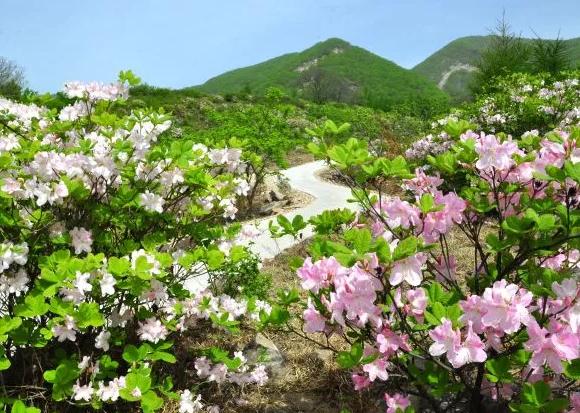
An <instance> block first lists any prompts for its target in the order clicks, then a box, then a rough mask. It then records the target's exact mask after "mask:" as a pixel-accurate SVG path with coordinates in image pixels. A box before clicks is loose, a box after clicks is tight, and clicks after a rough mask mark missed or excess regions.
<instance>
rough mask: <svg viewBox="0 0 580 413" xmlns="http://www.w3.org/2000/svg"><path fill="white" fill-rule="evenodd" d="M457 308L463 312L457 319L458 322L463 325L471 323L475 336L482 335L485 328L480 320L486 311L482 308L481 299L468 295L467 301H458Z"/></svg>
mask: <svg viewBox="0 0 580 413" xmlns="http://www.w3.org/2000/svg"><path fill="white" fill-rule="evenodd" d="M459 306H460V307H461V309H462V310H463V314H462V315H461V317H459V321H461V322H462V323H463V324H468V323H471V324H472V325H473V330H474V331H475V332H476V333H477V334H481V333H483V330H484V329H485V326H484V325H483V323H482V321H481V320H482V318H483V314H485V313H486V310H485V308H484V307H483V306H482V300H481V297H480V296H478V295H470V296H469V297H467V300H465V301H460V302H459Z"/></svg>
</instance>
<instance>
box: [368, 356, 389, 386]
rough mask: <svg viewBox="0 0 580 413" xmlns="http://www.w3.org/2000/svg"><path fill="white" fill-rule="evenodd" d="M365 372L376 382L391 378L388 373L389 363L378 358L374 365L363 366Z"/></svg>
mask: <svg viewBox="0 0 580 413" xmlns="http://www.w3.org/2000/svg"><path fill="white" fill-rule="evenodd" d="M363 371H364V372H365V373H367V374H368V375H369V380H370V381H375V380H376V379H379V380H382V381H385V380H387V379H388V378H389V373H388V372H387V361H386V360H385V359H382V358H378V359H376V360H375V361H373V362H372V363H368V364H365V365H364V366H363Z"/></svg>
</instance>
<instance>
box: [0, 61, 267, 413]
mask: <svg viewBox="0 0 580 413" xmlns="http://www.w3.org/2000/svg"><path fill="white" fill-rule="evenodd" d="M135 82H136V79H135V77H134V76H133V75H132V74H131V73H130V72H125V73H123V72H122V73H121V76H120V80H119V82H118V83H114V84H100V83H89V84H82V83H79V82H72V83H68V84H67V85H66V86H65V91H64V92H65V94H66V95H67V96H68V98H69V99H70V102H69V103H70V104H69V105H67V106H66V107H64V108H62V110H56V109H52V110H49V109H47V108H43V107H40V106H36V105H33V104H29V105H27V104H20V103H14V102H11V101H8V100H4V99H1V100H0V237H1V242H0V313H1V314H0V316H1V318H0V343H1V344H2V345H1V347H0V370H1V372H0V375H1V379H2V380H1V388H0V391H1V394H0V403H2V404H3V405H4V406H7V407H6V409H11V411H12V412H16V411H18V412H21V411H26V412H36V411H40V409H42V410H43V411H49V410H50V411H68V410H71V409H75V407H74V406H80V407H79V409H80V410H82V411H86V410H90V409H103V410H105V411H140V410H143V411H145V412H152V411H155V410H158V409H159V408H161V406H162V405H163V403H164V400H170V399H174V400H176V403H179V405H180V407H179V411H180V412H183V413H192V412H198V411H205V409H206V407H204V403H205V402H204V391H205V390H206V389H211V382H216V383H224V382H229V383H237V384H255V385H262V384H264V382H265V381H266V379H267V374H266V372H265V370H264V368H263V366H260V365H253V364H248V363H247V362H246V360H245V358H244V356H243V354H241V353H235V354H233V355H231V354H230V352H229V351H224V350H220V349H219V348H211V349H208V350H207V351H206V352H205V353H204V354H201V353H200V354H198V355H197V358H196V357H195V355H194V354H188V352H187V351H183V349H180V348H179V347H178V344H179V343H178V339H179V337H181V336H183V335H186V334H190V332H192V331H195V330H196V329H197V330H201V331H204V332H207V331H209V329H212V328H216V329H218V331H222V330H223V331H228V332H229V333H231V332H236V331H237V330H238V329H239V328H240V325H241V323H242V322H243V320H244V319H246V320H248V321H252V320H259V319H261V320H262V321H266V320H268V316H269V313H270V310H271V307H270V306H269V305H268V304H267V303H264V302H261V301H258V300H254V299H251V298H250V299H239V300H235V299H233V298H231V297H228V296H215V295H214V294H212V293H211V292H210V291H209V290H207V289H205V288H197V287H196V285H202V287H203V283H202V284H200V283H196V281H195V278H196V277H199V276H201V277H207V273H208V271H211V270H212V269H215V268H218V267H219V266H221V265H222V263H224V262H225V261H228V260H233V261H237V260H240V259H242V258H243V257H245V256H246V255H247V251H246V250H245V249H244V248H243V247H241V246H237V245H236V243H237V241H238V240H240V239H241V238H243V237H244V233H247V232H248V231H245V232H242V233H240V234H238V231H239V227H240V225H239V224H232V223H231V220H232V219H233V218H234V217H235V216H236V212H237V209H236V202H237V197H238V195H237V194H240V187H244V185H247V182H245V181H244V180H243V179H242V178H241V177H242V171H243V170H244V165H242V163H241V161H240V159H241V156H240V155H241V153H240V151H239V150H238V149H231V148H220V149H211V148H208V147H206V146H204V145H200V144H194V142H192V141H191V140H188V139H185V138H183V139H174V138H171V139H169V138H167V137H166V136H165V134H164V132H165V131H167V130H168V129H169V128H170V127H171V119H170V118H169V117H168V116H167V115H165V114H163V113H156V112H154V111H151V110H135V111H131V110H128V109H127V107H126V106H125V105H126V101H125V98H126V96H127V90H128V89H127V88H128V83H135ZM126 113H128V114H126ZM242 192H243V191H242ZM236 193H237V194H236ZM186 287H187V288H186ZM229 333H228V334H229ZM224 337H225V338H226V339H227V335H225V336H224ZM184 367H185V368H184ZM194 372H195V373H194ZM174 374H179V376H180V377H181V378H182V380H180V381H179V382H174V381H173V380H172V375H174ZM174 384H175V385H174ZM10 405H12V407H10ZM33 406H36V407H33ZM207 408H208V409H209V410H208V411H213V412H215V411H217V410H216V409H217V407H216V406H208V407H207ZM8 411H10V410H8ZM75 411H77V410H75Z"/></svg>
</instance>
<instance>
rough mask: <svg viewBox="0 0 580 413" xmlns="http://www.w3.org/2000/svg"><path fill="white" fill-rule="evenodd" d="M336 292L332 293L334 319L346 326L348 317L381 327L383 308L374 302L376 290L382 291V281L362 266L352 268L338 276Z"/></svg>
mask: <svg viewBox="0 0 580 413" xmlns="http://www.w3.org/2000/svg"><path fill="white" fill-rule="evenodd" d="M334 286H335V292H334V293H331V294H330V310H331V311H332V319H333V320H334V321H336V322H337V323H339V324H340V325H342V326H344V325H345V324H344V314H343V313H344V312H345V311H346V318H347V319H349V320H352V321H355V322H356V323H357V325H359V326H361V327H362V326H364V325H365V324H366V323H367V322H368V321H371V322H373V323H374V324H375V325H376V326H377V327H380V324H381V323H382V319H381V317H380V314H381V309H380V308H379V307H377V306H376V305H375V304H374V302H375V300H376V298H377V295H376V291H381V290H382V289H383V286H382V284H381V282H380V281H379V280H378V278H376V277H375V276H373V275H372V274H369V272H367V271H366V270H364V269H363V268H361V267H360V266H354V267H353V268H351V270H350V273H348V274H347V275H343V276H341V277H337V278H336V279H335V282H334Z"/></svg>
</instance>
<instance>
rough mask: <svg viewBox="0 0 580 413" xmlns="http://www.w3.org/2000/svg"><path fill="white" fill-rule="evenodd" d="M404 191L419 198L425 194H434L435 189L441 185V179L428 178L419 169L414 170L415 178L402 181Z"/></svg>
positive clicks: (437, 177) (436, 177)
mask: <svg viewBox="0 0 580 413" xmlns="http://www.w3.org/2000/svg"><path fill="white" fill-rule="evenodd" d="M403 183H404V187H405V189H408V190H409V191H412V192H413V193H414V194H415V196H418V197H420V196H421V195H423V194H426V193H431V194H433V193H436V192H437V187H438V186H439V185H441V184H442V183H443V179H441V178H440V177H439V174H437V176H429V175H427V174H425V171H423V169H421V168H417V169H415V178H412V179H405V180H403Z"/></svg>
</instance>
